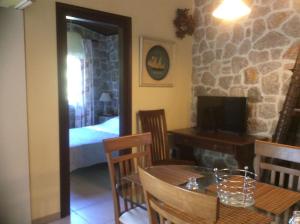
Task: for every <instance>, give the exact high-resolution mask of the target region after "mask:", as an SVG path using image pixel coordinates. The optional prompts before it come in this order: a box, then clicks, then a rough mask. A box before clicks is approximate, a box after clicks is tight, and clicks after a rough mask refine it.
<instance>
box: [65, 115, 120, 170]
mask: <svg viewBox="0 0 300 224" xmlns="http://www.w3.org/2000/svg"><path fill="white" fill-rule="evenodd" d="M117 136H119V117H114V118H112V119H110V120H108V121H106V122H104V123H102V124H98V125H93V126H86V127H83V128H72V129H69V142H70V143H69V147H70V172H71V171H73V170H75V169H78V168H82V167H87V166H91V165H94V164H97V163H101V162H106V158H105V153H104V148H103V143H102V140H103V139H106V138H114V137H117Z"/></svg>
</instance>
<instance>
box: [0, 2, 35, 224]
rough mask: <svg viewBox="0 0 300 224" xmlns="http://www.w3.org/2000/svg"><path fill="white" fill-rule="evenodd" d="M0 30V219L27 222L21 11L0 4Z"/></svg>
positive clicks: (26, 165)
mask: <svg viewBox="0 0 300 224" xmlns="http://www.w3.org/2000/svg"><path fill="white" fill-rule="evenodd" d="M7 21H9V23H8V22H7ZM0 34H1V35H0V105H1V109H0V124H1V125H0V180H1V181H0V195H1V202H0V222H1V223H7V224H9V223H24V224H29V223H31V217H30V193H29V162H28V139H27V137H28V136H27V113H26V81H25V46H24V21H23V12H22V11H17V10H15V9H6V8H1V7H0Z"/></svg>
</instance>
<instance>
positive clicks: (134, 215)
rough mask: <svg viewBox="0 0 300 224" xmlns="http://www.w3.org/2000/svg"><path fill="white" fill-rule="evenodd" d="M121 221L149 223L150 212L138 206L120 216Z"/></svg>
mask: <svg viewBox="0 0 300 224" xmlns="http://www.w3.org/2000/svg"><path fill="white" fill-rule="evenodd" d="M119 220H120V222H121V223H123V224H148V223H149V220H148V213H147V211H146V210H144V209H142V208H140V207H136V208H133V209H130V210H129V211H127V212H125V213H123V214H122V215H121V216H120V218H119Z"/></svg>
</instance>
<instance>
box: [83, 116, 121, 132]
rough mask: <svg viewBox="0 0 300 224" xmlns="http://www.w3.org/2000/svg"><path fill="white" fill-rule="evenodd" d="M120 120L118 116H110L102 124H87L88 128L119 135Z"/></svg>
mask: <svg viewBox="0 0 300 224" xmlns="http://www.w3.org/2000/svg"><path fill="white" fill-rule="evenodd" d="M119 124H120V120H119V117H118V116H117V117H114V118H111V119H109V120H107V121H105V122H103V123H102V124H97V125H94V126H89V127H88V128H90V129H93V130H97V131H104V132H108V133H112V134H116V135H119V127H120V125H119Z"/></svg>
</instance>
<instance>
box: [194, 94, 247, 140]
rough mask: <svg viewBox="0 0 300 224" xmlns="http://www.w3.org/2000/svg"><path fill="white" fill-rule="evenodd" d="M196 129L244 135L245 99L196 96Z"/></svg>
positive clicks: (245, 127)
mask: <svg viewBox="0 0 300 224" xmlns="http://www.w3.org/2000/svg"><path fill="white" fill-rule="evenodd" d="M197 105H198V106H197V107H198V108H197V128H198V129H200V130H202V131H212V132H229V133H233V134H239V135H242V134H245V133H246V131H247V98H246V97H221V96H198V104H197Z"/></svg>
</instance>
